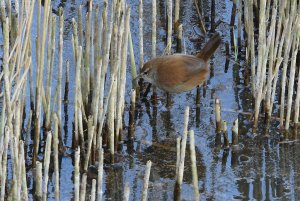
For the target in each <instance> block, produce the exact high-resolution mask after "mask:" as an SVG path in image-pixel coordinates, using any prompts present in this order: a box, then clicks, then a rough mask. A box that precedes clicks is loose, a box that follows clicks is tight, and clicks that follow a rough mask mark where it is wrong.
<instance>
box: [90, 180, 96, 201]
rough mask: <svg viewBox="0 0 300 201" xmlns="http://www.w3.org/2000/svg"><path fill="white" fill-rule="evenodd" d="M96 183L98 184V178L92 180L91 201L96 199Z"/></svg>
mask: <svg viewBox="0 0 300 201" xmlns="http://www.w3.org/2000/svg"><path fill="white" fill-rule="evenodd" d="M96 184H97V181H96V179H93V180H92V191H91V201H95V200H96Z"/></svg>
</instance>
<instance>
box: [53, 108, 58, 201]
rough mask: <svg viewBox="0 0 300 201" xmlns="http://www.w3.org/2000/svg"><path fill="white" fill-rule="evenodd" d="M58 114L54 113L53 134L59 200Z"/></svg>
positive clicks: (56, 187) (55, 190)
mask: <svg viewBox="0 0 300 201" xmlns="http://www.w3.org/2000/svg"><path fill="white" fill-rule="evenodd" d="M58 118H59V117H58V115H56V114H55V115H54V135H53V153H54V173H55V187H54V188H55V189H54V193H55V200H56V201H59V200H60V199H59V185H60V184H59V161H58V144H59V141H58V132H59V131H58V125H59V119H58Z"/></svg>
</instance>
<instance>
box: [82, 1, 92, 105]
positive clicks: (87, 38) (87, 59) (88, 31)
mask: <svg viewBox="0 0 300 201" xmlns="http://www.w3.org/2000/svg"><path fill="white" fill-rule="evenodd" d="M92 3H93V1H92V0H90V1H89V8H88V13H87V14H86V31H85V52H84V67H85V68H84V71H85V72H84V74H83V75H84V76H85V79H84V83H82V84H85V87H86V89H85V90H84V91H83V97H85V98H84V99H83V103H84V104H85V105H88V104H89V99H88V98H89V94H90V90H91V88H90V53H91V26H92Z"/></svg>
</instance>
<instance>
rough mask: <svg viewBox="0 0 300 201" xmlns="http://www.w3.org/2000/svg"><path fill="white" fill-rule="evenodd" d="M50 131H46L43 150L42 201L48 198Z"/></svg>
mask: <svg viewBox="0 0 300 201" xmlns="http://www.w3.org/2000/svg"><path fill="white" fill-rule="evenodd" d="M51 141H52V134H51V132H48V133H47V140H46V147H45V152H44V184H43V201H46V200H47V199H48V180H49V164H50V155H51Z"/></svg>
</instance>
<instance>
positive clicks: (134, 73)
mask: <svg viewBox="0 0 300 201" xmlns="http://www.w3.org/2000/svg"><path fill="white" fill-rule="evenodd" d="M129 51H130V72H131V79H132V88H133V89H135V90H136V91H137V94H138V95H139V89H138V80H137V79H136V77H137V71H136V65H135V56H134V51H133V44H132V37H131V31H129Z"/></svg>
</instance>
